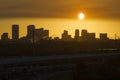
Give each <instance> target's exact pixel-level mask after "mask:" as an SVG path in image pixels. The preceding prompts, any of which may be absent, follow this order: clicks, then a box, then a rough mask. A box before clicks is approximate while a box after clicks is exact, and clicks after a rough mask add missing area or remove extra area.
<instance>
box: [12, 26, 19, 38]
mask: <svg viewBox="0 0 120 80" xmlns="http://www.w3.org/2000/svg"><path fill="white" fill-rule="evenodd" d="M12 39H13V40H18V39H19V25H17V24H13V25H12Z"/></svg>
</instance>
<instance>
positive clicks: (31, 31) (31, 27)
mask: <svg viewBox="0 0 120 80" xmlns="http://www.w3.org/2000/svg"><path fill="white" fill-rule="evenodd" d="M34 30H35V25H28V26H27V38H28V39H33V38H34Z"/></svg>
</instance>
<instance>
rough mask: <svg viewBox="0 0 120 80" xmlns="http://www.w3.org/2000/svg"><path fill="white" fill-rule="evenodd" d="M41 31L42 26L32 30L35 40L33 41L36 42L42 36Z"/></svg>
mask: <svg viewBox="0 0 120 80" xmlns="http://www.w3.org/2000/svg"><path fill="white" fill-rule="evenodd" d="M43 31H44V29H43V28H40V29H35V30H34V40H35V42H38V41H40V40H41V39H42V38H43Z"/></svg>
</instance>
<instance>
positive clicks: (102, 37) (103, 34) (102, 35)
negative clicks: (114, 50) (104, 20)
mask: <svg viewBox="0 0 120 80" xmlns="http://www.w3.org/2000/svg"><path fill="white" fill-rule="evenodd" d="M100 40H108V37H107V33H100Z"/></svg>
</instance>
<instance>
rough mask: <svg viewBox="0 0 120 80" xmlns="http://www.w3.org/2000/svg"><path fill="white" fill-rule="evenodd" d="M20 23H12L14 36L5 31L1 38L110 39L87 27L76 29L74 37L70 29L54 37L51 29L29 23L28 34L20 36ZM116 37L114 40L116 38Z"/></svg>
mask: <svg viewBox="0 0 120 80" xmlns="http://www.w3.org/2000/svg"><path fill="white" fill-rule="evenodd" d="M19 27H20V26H19V24H12V34H11V35H12V38H9V35H10V34H8V33H7V32H4V33H3V34H2V35H1V40H3V41H7V40H9V39H11V40H13V41H17V40H19V39H24V38H26V39H27V40H28V41H30V42H31V41H32V42H39V41H40V40H42V39H43V40H52V39H53V40H63V41H73V39H74V40H75V41H95V40H97V39H99V40H109V39H110V38H109V37H108V34H107V33H100V34H99V38H97V37H96V33H95V32H89V31H87V29H82V30H81V31H80V30H79V29H75V32H74V37H73V38H72V36H71V34H69V31H68V30H64V31H63V33H61V38H60V37H58V36H56V37H54V38H52V37H51V36H49V30H45V29H44V28H36V26H35V25H34V24H30V25H27V34H26V36H22V37H19ZM115 39H117V35H115ZM115 39H114V40H115ZM118 39H119V38H118Z"/></svg>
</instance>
